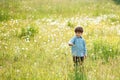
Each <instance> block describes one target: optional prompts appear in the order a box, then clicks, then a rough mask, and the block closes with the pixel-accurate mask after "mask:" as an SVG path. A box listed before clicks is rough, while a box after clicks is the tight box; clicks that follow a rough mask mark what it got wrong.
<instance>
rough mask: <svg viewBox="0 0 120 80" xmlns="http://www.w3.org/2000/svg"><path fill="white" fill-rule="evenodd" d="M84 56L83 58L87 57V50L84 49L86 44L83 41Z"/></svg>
mask: <svg viewBox="0 0 120 80" xmlns="http://www.w3.org/2000/svg"><path fill="white" fill-rule="evenodd" d="M84 55H85V57H87V48H86V42H85V40H84Z"/></svg>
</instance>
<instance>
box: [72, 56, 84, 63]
mask: <svg viewBox="0 0 120 80" xmlns="http://www.w3.org/2000/svg"><path fill="white" fill-rule="evenodd" d="M83 61H84V57H79V56H73V62H74V64H82V63H83Z"/></svg>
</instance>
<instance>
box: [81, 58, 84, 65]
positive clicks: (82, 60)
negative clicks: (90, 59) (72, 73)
mask: <svg viewBox="0 0 120 80" xmlns="http://www.w3.org/2000/svg"><path fill="white" fill-rule="evenodd" d="M83 62H84V57H80V65H82V64H83Z"/></svg>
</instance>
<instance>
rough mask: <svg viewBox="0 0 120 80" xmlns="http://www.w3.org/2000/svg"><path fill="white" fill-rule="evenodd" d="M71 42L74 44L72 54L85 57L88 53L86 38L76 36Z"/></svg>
mask: <svg viewBox="0 0 120 80" xmlns="http://www.w3.org/2000/svg"><path fill="white" fill-rule="evenodd" d="M69 44H73V46H72V47H71V50H72V55H73V56H79V57H83V56H85V55H86V43H85V40H84V39H83V38H82V37H81V36H80V37H77V36H74V37H73V38H72V39H71V40H70V41H69Z"/></svg>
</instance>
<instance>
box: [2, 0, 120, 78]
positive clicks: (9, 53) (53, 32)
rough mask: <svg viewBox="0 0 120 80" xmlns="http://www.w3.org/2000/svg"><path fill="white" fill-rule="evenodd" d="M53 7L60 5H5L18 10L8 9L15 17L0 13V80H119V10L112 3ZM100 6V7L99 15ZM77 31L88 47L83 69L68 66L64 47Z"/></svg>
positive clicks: (56, 0) (54, 2) (68, 54)
mask: <svg viewBox="0 0 120 80" xmlns="http://www.w3.org/2000/svg"><path fill="white" fill-rule="evenodd" d="M9 1H11V0H9ZM3 2H4V0H3ZM39 3H40V5H39ZM58 3H62V2H61V1H59V0H52V1H49V2H48V1H47V0H45V1H41V0H35V1H33V0H31V1H29V0H26V1H22V2H19V3H16V4H13V2H9V5H11V9H13V7H15V6H17V8H16V9H13V10H16V12H17V13H15V11H13V14H12V13H9V15H7V13H6V12H4V11H7V9H6V8H4V9H2V10H3V12H4V13H5V14H4V15H2V18H0V19H1V20H0V21H1V22H0V79H1V80H119V79H120V76H119V74H120V71H119V69H120V54H119V53H120V39H119V37H120V21H119V20H120V15H119V10H118V8H119V6H118V5H116V4H114V3H113V1H110V2H109V3H108V4H106V3H107V0H106V1H105V3H104V2H102V1H99V2H97V1H95V2H94V1H91V2H89V1H87V0H86V1H85V2H84V1H80V2H79V0H76V1H75V2H74V1H72V2H68V0H65V1H63V4H59V5H57V4H58ZM79 3H81V5H79ZM18 4H19V5H18ZM34 4H35V5H34ZM67 4H69V5H71V7H70V6H68V5H67ZM86 4H87V6H86ZM93 4H94V5H93ZM104 4H106V5H105V6H103V5H104ZM0 5H2V4H0ZM92 5H93V6H92ZM110 5H112V6H113V7H112V8H113V9H114V10H115V11H112V9H111V7H110ZM2 6H3V5H2ZM46 6H47V7H46ZM101 6H103V7H105V8H104V9H102V10H101ZM96 7H97V8H96ZM103 7H102V8H103ZM23 8H24V10H23ZM74 8H75V10H74ZM89 8H91V9H89ZM99 8H100V9H99ZM35 9H36V10H35ZM78 10H81V11H78ZM99 10H100V11H99ZM31 11H33V13H31ZM71 11H72V13H70V12H71ZM77 11H78V12H77ZM89 11H91V13H90V14H89ZM48 14H49V15H48ZM59 14H60V15H61V14H62V15H61V16H60V15H59ZM6 15H7V17H5V16H6ZM8 16H9V17H8ZM65 16H66V17H65ZM0 17H1V14H0ZM7 18H8V19H7ZM76 26H82V27H83V28H84V33H83V37H84V38H85V40H86V43H87V49H88V51H87V52H88V57H87V58H86V59H85V62H84V65H83V68H74V67H73V62H72V55H71V52H70V47H69V46H68V41H69V39H70V38H71V37H72V36H74V28H75V27H76ZM80 69H82V71H81V70H80Z"/></svg>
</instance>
